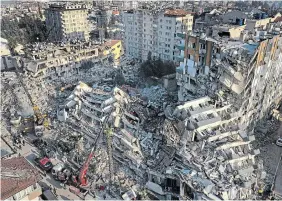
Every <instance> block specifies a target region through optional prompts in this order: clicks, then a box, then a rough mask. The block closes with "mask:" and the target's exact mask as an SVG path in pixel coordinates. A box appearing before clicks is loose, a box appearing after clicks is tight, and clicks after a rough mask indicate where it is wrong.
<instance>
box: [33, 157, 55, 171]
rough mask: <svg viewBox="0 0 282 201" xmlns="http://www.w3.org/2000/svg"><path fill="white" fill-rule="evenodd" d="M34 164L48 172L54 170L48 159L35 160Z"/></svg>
mask: <svg viewBox="0 0 282 201" xmlns="http://www.w3.org/2000/svg"><path fill="white" fill-rule="evenodd" d="M34 163H35V164H36V165H37V166H38V167H40V168H41V169H42V170H44V171H46V172H49V171H51V170H52V168H53V164H52V163H51V161H50V159H49V158H47V157H43V158H35V159H34Z"/></svg>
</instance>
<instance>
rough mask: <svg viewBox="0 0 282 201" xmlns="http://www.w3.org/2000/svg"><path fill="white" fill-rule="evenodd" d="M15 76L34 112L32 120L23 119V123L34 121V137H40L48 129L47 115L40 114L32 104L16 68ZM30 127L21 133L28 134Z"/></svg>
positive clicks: (37, 108)
mask: <svg viewBox="0 0 282 201" xmlns="http://www.w3.org/2000/svg"><path fill="white" fill-rule="evenodd" d="M16 75H17V77H18V79H19V81H20V83H21V85H22V87H23V89H24V91H25V93H26V95H27V97H28V99H29V101H30V102H31V104H32V109H33V112H34V116H33V119H32V118H25V119H24V121H25V122H29V121H32V120H34V131H35V135H36V136H38V137H39V136H42V135H43V131H44V129H45V128H49V121H48V118H47V114H42V113H41V111H40V109H39V107H38V106H37V105H36V104H35V103H34V101H33V99H32V97H31V95H30V93H29V92H28V90H27V88H26V86H25V84H24V82H23V79H22V77H21V75H20V73H19V70H18V68H17V67H16ZM30 129H31V128H30V127H26V128H24V130H23V132H28V131H30Z"/></svg>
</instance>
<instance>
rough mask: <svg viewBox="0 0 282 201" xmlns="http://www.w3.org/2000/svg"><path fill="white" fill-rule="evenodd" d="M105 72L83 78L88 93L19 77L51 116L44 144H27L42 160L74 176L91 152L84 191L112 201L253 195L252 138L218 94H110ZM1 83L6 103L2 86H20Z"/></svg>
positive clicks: (10, 77)
mask: <svg viewBox="0 0 282 201" xmlns="http://www.w3.org/2000/svg"><path fill="white" fill-rule="evenodd" d="M96 67H97V66H96ZM105 68H107V69H108V70H107V71H106V70H104V68H103V67H101V69H99V70H95V69H96V68H95V67H94V68H90V69H88V70H86V71H85V72H87V73H88V74H89V80H87V76H85V80H87V81H89V82H88V83H89V85H88V84H86V83H85V82H81V81H78V80H77V79H78V78H79V77H75V75H74V76H73V78H74V79H76V80H77V81H74V80H71V79H70V80H68V81H67V80H66V79H60V82H57V81H55V80H52V81H49V82H48V81H47V80H46V79H43V78H42V81H41V82H38V83H36V79H37V78H31V77H29V76H24V78H23V79H24V80H25V81H27V80H28V84H27V88H28V90H29V91H30V93H31V94H32V95H33V97H34V99H36V104H38V105H40V106H41V105H42V110H43V111H50V112H49V113H52V114H53V118H52V119H51V128H50V129H51V130H50V131H49V133H48V135H47V134H46V135H45V136H44V137H43V138H45V141H46V143H44V142H41V141H40V142H34V143H36V144H37V145H36V146H38V147H39V148H40V150H41V151H42V154H43V155H46V156H48V157H51V158H59V159H60V160H62V161H64V162H65V163H68V164H69V165H70V166H72V167H73V169H74V171H75V170H78V169H79V168H80V167H81V166H82V165H83V163H84V161H85V160H86V158H87V157H88V154H89V152H90V150H91V149H92V148H93V146H97V150H96V151H95V158H94V160H92V161H91V164H90V167H89V172H88V176H89V178H90V180H91V182H92V185H91V188H92V190H93V191H95V187H97V186H107V187H108V188H110V192H111V196H112V197H114V198H120V197H122V194H124V193H126V192H128V191H130V190H132V189H138V192H140V193H137V194H139V195H140V196H143V197H144V198H148V197H153V198H158V199H226V200H228V199H255V197H256V194H255V190H254V189H256V188H259V187H261V186H262V185H263V179H264V177H265V172H264V171H263V165H262V164H261V163H258V162H257V161H256V156H257V155H258V154H259V153H260V152H259V150H253V149H252V143H253V141H254V140H255V138H254V136H253V135H252V134H250V133H248V132H247V130H246V126H245V125H244V124H242V123H241V121H240V118H241V117H240V115H239V114H240V113H239V112H236V111H235V110H234V108H233V105H231V104H230V102H228V101H226V99H225V98H222V97H223V96H224V94H222V93H221V94H220V93H219V94H217V96H214V97H213V98H210V97H208V96H206V97H202V95H203V94H206V92H203V94H202V95H201V98H197V99H195V97H192V96H191V99H193V100H191V101H187V102H184V103H183V104H181V105H179V103H178V105H176V104H175V103H173V102H172V100H170V99H171V97H169V95H168V93H167V92H166V91H165V90H164V89H163V88H162V87H160V86H152V87H148V88H144V89H141V90H139V89H134V88H130V87H129V86H126V85H124V86H122V87H120V88H119V87H113V86H111V85H110V84H109V83H111V80H112V78H111V77H112V76H111V73H112V72H115V71H114V70H113V71H112V69H110V70H109V68H108V67H105ZM5 76H6V78H5V79H4V80H3V83H4V86H3V91H4V93H5V94H6V95H7V96H9V97H8V98H9V101H13V99H12V96H11V95H10V94H9V92H8V91H9V90H10V89H11V87H8V88H7V85H8V84H13V85H12V86H14V87H15V88H16V89H18V88H20V87H21V86H20V85H19V84H17V83H16V81H15V80H16V79H14V78H15V76H14V74H12V73H11V74H7V75H5ZM90 77H93V78H91V79H90ZM83 80H84V79H83ZM13 82H15V83H13ZM68 82H73V83H72V87H70V88H68V87H67V86H69V85H66V84H67V83H68ZM202 82H205V78H203V80H202ZM55 83H56V84H55ZM62 83H64V85H62ZM207 84H209V83H207ZM91 86H92V87H91ZM60 87H63V88H61V89H60ZM58 88H59V89H58ZM12 89H13V90H15V89H14V88H12ZM5 90H6V91H5ZM203 90H204V91H205V90H206V89H204V88H203ZM22 93H23V94H24V92H22ZM42 94H44V96H43V95H42ZM1 98H2V97H1ZM5 98H7V97H3V100H4V102H5V101H6V103H5V104H4V106H5V105H6V106H5V107H6V109H5V110H7V105H8V104H9V103H8V102H7V99H5ZM101 134H102V135H101ZM94 142H97V144H94ZM144 192H146V193H147V194H146V193H144ZM141 194H142V195H141ZM123 196H124V195H123ZM146 196H147V197H146Z"/></svg>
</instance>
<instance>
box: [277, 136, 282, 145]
mask: <svg viewBox="0 0 282 201" xmlns="http://www.w3.org/2000/svg"><path fill="white" fill-rule="evenodd" d="M276 144H277V145H278V146H280V147H282V137H280V138H278V140H277V141H276Z"/></svg>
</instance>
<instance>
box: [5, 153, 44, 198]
mask: <svg viewBox="0 0 282 201" xmlns="http://www.w3.org/2000/svg"><path fill="white" fill-rule="evenodd" d="M41 179H42V177H41V176H40V174H39V172H38V171H37V170H36V169H35V168H34V167H33V166H32V165H31V164H30V163H29V162H28V161H27V160H26V159H25V158H24V157H16V158H10V159H4V160H1V200H5V199H7V198H9V197H11V196H13V195H15V194H16V193H18V192H20V191H22V190H24V189H26V188H27V187H29V186H31V185H33V184H35V183H37V182H38V181H40V180H41Z"/></svg>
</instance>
